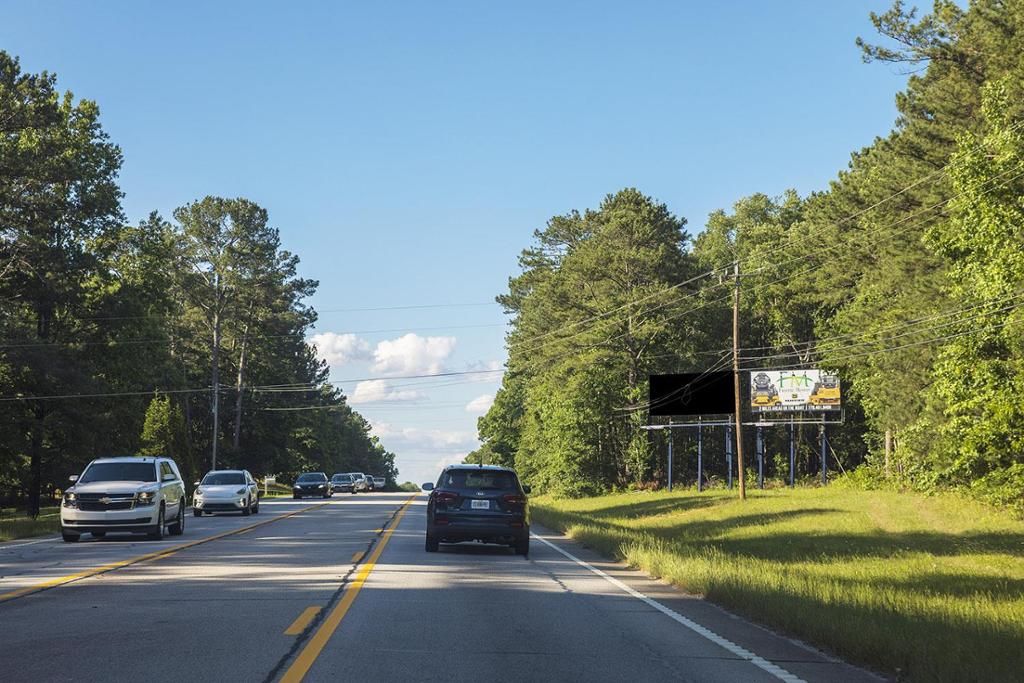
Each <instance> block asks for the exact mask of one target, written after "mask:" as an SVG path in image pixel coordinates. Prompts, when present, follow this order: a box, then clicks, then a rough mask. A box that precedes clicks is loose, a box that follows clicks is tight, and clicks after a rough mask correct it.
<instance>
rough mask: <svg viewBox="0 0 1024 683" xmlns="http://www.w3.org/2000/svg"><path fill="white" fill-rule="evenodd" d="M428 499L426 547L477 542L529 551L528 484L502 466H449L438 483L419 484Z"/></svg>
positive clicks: (429, 548)
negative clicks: (427, 495)
mask: <svg viewBox="0 0 1024 683" xmlns="http://www.w3.org/2000/svg"><path fill="white" fill-rule="evenodd" d="M423 490H424V491H430V499H429V500H428V501H427V540H426V549H427V552H430V553H432V552H436V551H437V549H438V545H439V544H440V543H459V542H461V541H480V542H481V543H500V544H501V545H508V546H511V547H513V548H515V551H516V554H518V555H528V554H529V552H530V507H529V502H528V500H527V498H526V495H527V494H528V493H529V492H530V487H529V486H523V485H521V484H520V483H519V477H518V476H517V475H516V473H515V471H514V470H511V469H509V468H507V467H495V466H484V467H481V466H479V465H452V466H450V467H446V468H445V469H444V471H443V472H441V476H440V477H439V478H438V480H437V485H436V486H435V485H433V484H424V485H423Z"/></svg>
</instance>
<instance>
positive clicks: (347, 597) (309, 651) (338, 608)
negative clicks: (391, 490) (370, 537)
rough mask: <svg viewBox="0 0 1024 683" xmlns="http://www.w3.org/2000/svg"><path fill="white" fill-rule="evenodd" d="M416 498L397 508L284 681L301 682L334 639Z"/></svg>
mask: <svg viewBox="0 0 1024 683" xmlns="http://www.w3.org/2000/svg"><path fill="white" fill-rule="evenodd" d="M415 499H416V496H412V497H411V498H409V500H407V501H406V502H405V504H404V505H402V507H401V508H399V510H398V514H396V515H395V517H394V519H393V520H392V521H391V524H389V525H388V528H387V529H386V530H385V531H384V535H383V536H381V537H380V541H379V542H378V543H377V546H376V547H375V548H374V549H373V552H372V553H370V557H369V558H367V560H366V563H365V564H364V565H363V566H362V567H361V568H360V570H359V573H357V574H356V576H355V578H354V579H352V582H351V583H350V584H348V586H346V588H345V594H344V595H342V596H341V600H339V601H338V604H337V605H335V606H334V609H332V610H331V613H330V614H328V615H327V618H325V619H324V621H323V623H322V624H320V626H319V628H317V630H316V632H315V633H314V634H313V636H312V637H311V638H310V639H309V642H308V643H306V645H305V647H303V648H302V651H301V652H300V653H299V655H298V657H296V658H295V661H294V662H292V665H291V666H290V667H288V670H287V671H285V672H284V675H283V676H282V677H281V683H298V681H301V680H302V679H303V678H304V677H305V676H306V674H307V673H309V669H310V668H311V667H312V666H313V663H314V662H315V661H316V658H317V657H319V656H320V653H321V652H322V651H323V649H324V646H326V645H327V641H328V640H330V639H331V636H332V635H334V632H335V631H336V630H337V629H338V626H339V625H340V624H341V620H342V619H344V618H345V615H346V614H347V613H348V610H349V608H350V607H352V603H353V602H355V600H356V596H357V595H359V591H361V590H362V589H363V584H365V583H366V579H367V577H368V576H370V572H372V571H373V568H374V566H376V564H377V560H378V559H379V558H380V555H381V553H382V552H384V546H386V545H387V544H388V540H389V539H390V538H391V534H392V533H394V531H395V529H397V528H398V523H399V522H401V521H402V517H403V516H404V515H405V512H406V510H408V509H409V506H410V505H412V502H413V501H414V500H415Z"/></svg>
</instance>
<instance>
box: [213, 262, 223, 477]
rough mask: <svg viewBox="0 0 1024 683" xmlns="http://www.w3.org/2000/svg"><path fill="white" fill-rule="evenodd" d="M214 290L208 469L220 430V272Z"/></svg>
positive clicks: (215, 279) (215, 462)
mask: <svg viewBox="0 0 1024 683" xmlns="http://www.w3.org/2000/svg"><path fill="white" fill-rule="evenodd" d="M213 280H214V290H215V292H216V295H217V301H216V308H215V309H214V311H213V353H212V354H211V355H212V356H213V358H212V361H211V368H210V370H211V375H212V377H211V379H212V380H213V397H212V399H211V401H212V408H213V439H212V442H213V445H212V447H211V449H210V469H211V470H216V469H217V434H218V432H219V431H220V423H219V420H218V412H219V411H218V408H219V404H220V367H219V366H220V303H221V302H220V297H221V293H220V272H217V273H216V274H214V276H213Z"/></svg>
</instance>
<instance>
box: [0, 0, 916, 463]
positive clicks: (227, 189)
mask: <svg viewBox="0 0 1024 683" xmlns="http://www.w3.org/2000/svg"><path fill="white" fill-rule="evenodd" d="M2 4H3V5H5V6H4V7H3V9H2V12H0V14H2V16H3V21H2V22H0V49H5V50H7V51H8V52H10V53H12V54H15V55H18V56H20V57H21V59H22V65H23V68H24V69H26V70H28V71H40V70H43V69H47V70H50V71H54V72H56V73H57V74H58V75H59V79H60V85H61V87H63V88H66V89H70V90H72V91H73V92H75V94H76V95H78V96H81V97H88V98H90V99H94V100H96V101H97V102H98V103H99V105H100V108H101V111H102V119H103V124H104V127H105V129H106V130H107V132H108V133H109V134H110V135H111V137H112V138H113V140H114V141H115V142H117V143H118V144H119V145H120V146H121V147H122V149H123V151H124V154H125V164H124V168H123V172H122V175H121V182H122V187H123V189H124V191H125V193H126V197H125V202H124V207H125V211H126V213H127V215H128V217H129V219H130V220H131V221H132V222H135V221H138V220H139V219H141V218H143V217H144V216H145V215H146V214H148V213H149V212H150V211H151V210H154V209H156V210H159V211H161V212H162V213H164V214H165V215H168V214H169V213H170V211H171V210H172V209H173V208H174V207H176V206H179V205H181V204H184V203H186V202H188V201H191V200H193V199H195V198H199V197H202V196H204V195H207V194H215V195H222V196H245V197H248V198H250V199H252V200H254V201H257V202H258V203H260V204H262V205H263V206H265V207H266V208H267V209H268V210H269V211H270V215H271V219H272V221H273V223H274V224H275V225H276V226H277V227H279V228H280V230H281V233H282V238H283V241H284V244H285V246H286V248H288V249H289V250H291V251H294V252H296V253H297V254H299V255H300V257H301V258H302V273H303V275H305V276H307V277H312V278H315V279H318V280H319V281H320V290H319V292H318V294H317V295H316V297H315V298H314V300H313V303H314V305H315V306H316V307H317V308H318V309H319V310H321V311H323V314H322V315H321V320H320V324H319V325H318V327H317V330H316V333H317V334H321V335H325V336H323V337H320V338H319V339H320V340H321V344H322V345H323V346H324V347H325V348H327V347H329V349H330V352H329V353H328V352H325V353H327V355H328V356H329V357H330V359H331V360H332V361H333V362H334V366H333V368H332V377H333V378H334V379H336V380H338V381H339V382H340V383H341V386H342V387H343V388H344V390H345V392H346V393H347V394H348V395H350V396H351V397H353V398H354V399H355V398H357V397H359V398H360V399H361V400H360V401H359V402H358V405H357V407H358V409H359V410H360V411H361V412H363V413H364V414H365V415H366V416H367V417H368V418H370V419H371V420H372V421H373V422H374V424H375V429H376V430H377V432H378V434H379V435H380V437H381V438H382V440H383V442H384V443H385V445H387V446H388V447H389V448H391V449H392V450H394V451H395V452H396V453H397V454H398V464H399V468H400V470H401V478H402V479H411V480H414V481H416V482H421V481H427V480H433V479H434V478H435V476H436V472H437V470H438V467H439V466H440V465H441V464H442V463H444V462H451V461H456V460H458V459H461V457H462V456H463V455H464V454H465V453H466V452H467V451H468V450H469V449H471V448H473V447H474V445H475V438H474V434H475V420H476V414H477V412H476V411H479V410H480V409H482V408H483V406H485V405H486V403H487V397H488V396H491V395H493V393H494V391H495V388H496V387H497V378H498V375H497V374H491V375H486V376H485V375H481V376H479V377H477V378H476V380H477V381H466V379H465V378H457V380H458V381H457V383H456V380H446V381H442V380H429V381H420V382H414V381H405V380H402V381H398V380H392V381H390V382H387V381H386V380H385V381H384V382H381V381H376V382H374V383H371V384H364V385H363V386H362V387H359V385H358V383H357V382H354V381H347V380H356V379H362V378H378V377H380V378H386V377H387V376H388V375H404V374H421V373H419V372H416V371H420V370H422V371H431V372H432V371H436V370H448V371H459V370H465V369H480V368H494V367H497V366H499V365H500V363H501V361H502V360H503V359H504V350H503V344H502V340H503V327H502V323H503V321H504V317H503V316H502V314H501V312H500V309H499V308H498V307H497V306H496V305H493V304H487V303H486V302H490V301H492V300H493V297H494V295H495V294H497V293H499V292H501V291H502V290H503V289H504V287H505V285H506V282H507V278H508V277H509V276H510V275H513V274H515V273H516V271H517V265H516V257H517V255H518V253H519V250H520V249H522V248H523V247H525V246H527V245H528V244H529V243H530V240H531V235H532V231H533V230H534V229H535V228H539V227H542V226H543V224H544V222H545V221H546V220H547V219H548V218H549V217H550V216H552V215H555V214H560V213H565V212H566V211H568V210H570V209H573V208H578V209H583V208H586V207H593V206H595V205H596V204H597V203H598V202H600V200H601V198H602V197H603V196H604V195H605V194H607V193H610V192H614V191H616V190H618V189H621V188H622V187H626V186H635V187H638V188H640V189H641V190H642V191H644V192H645V193H647V194H650V195H652V196H654V197H656V198H657V199H659V200H661V201H664V202H666V203H667V204H668V206H669V207H670V208H671V209H672V210H673V211H674V212H675V213H676V214H677V215H681V216H684V217H686V218H687V219H688V220H689V225H690V228H691V230H692V231H694V232H698V231H699V230H700V229H701V228H702V227H703V225H704V221H705V219H706V217H707V214H708V213H709V212H711V211H713V210H715V209H716V208H722V207H728V206H730V205H731V204H732V203H733V202H734V201H735V200H736V199H738V198H739V197H742V196H744V195H747V194H751V193H753V192H766V193H769V194H779V193H781V192H782V191H783V190H785V189H786V188H788V187H794V188H796V189H797V190H798V191H799V192H800V193H801V194H806V193H808V192H811V191H814V190H817V189H822V188H824V187H825V186H826V185H827V183H828V181H829V180H830V179H831V178H832V177H834V176H835V174H836V172H837V171H838V170H840V169H841V168H843V167H844V166H845V164H846V163H847V160H848V159H849V154H850V152H852V151H854V150H856V149H859V148H860V147H862V146H865V145H868V144H870V143H871V142H872V140H873V139H874V137H875V136H878V135H885V134H886V133H887V132H888V131H889V129H890V128H891V126H892V123H893V120H894V118H895V108H894V105H893V96H894V94H895V93H896V92H897V91H898V90H900V89H901V88H902V87H903V85H904V84H905V76H903V75H901V74H899V73H897V72H896V70H894V69H893V68H892V67H889V66H887V65H877V64H876V65H865V64H863V63H861V60H860V55H859V53H858V50H857V48H856V47H855V45H854V39H855V38H856V37H857V36H858V35H862V36H865V37H873V36H874V34H873V29H872V27H871V24H870V22H869V20H868V12H869V11H871V10H875V11H883V10H884V9H886V4H887V3H885V2H883V1H882V0H877V1H871V2H861V1H859V0H844V2H829V3H821V2H796V1H792V2H783V1H780V2H773V3H755V2H739V1H737V2H727V3H710V2H703V3H684V2H630V3H624V2H619V3H611V2H517V3H500V4H499V3H472V2H459V3H457V2H430V3H424V2H392V3H340V2H338V3H335V2H330V3H329V2H320V3H312V2H308V3H299V2H293V3H269V2H267V3H261V2H254V1H252V0H249V1H246V2H216V3H199V2H177V3H155V2H137V1H134V2H112V1H107V2H102V3H81V2H47V3H25V2H5V3H2ZM437 304H472V305H456V306H444V307H432V308H418V309H408V308H406V309H395V308H391V309H390V310H375V311H353V310H351V309H354V308H383V307H401V306H420V305H431V306H433V305H437ZM479 304H484V305H479ZM377 330H384V331H380V332H378V331H377ZM346 335H348V336H346ZM488 377H489V378H490V380H489V381H481V380H483V379H487V378H488ZM381 399H386V400H384V401H382V400H381ZM471 402H472V403H473V405H472V406H469V404H470V403H471ZM467 406H469V407H468V408H467Z"/></svg>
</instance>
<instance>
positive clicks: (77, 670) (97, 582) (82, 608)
mask: <svg viewBox="0 0 1024 683" xmlns="http://www.w3.org/2000/svg"><path fill="white" fill-rule="evenodd" d="M410 500H411V503H410V504H408V505H406V503H408V502H409V501H410ZM424 503H425V497H424V496H418V497H416V498H415V499H414V500H412V499H411V498H410V497H409V496H408V495H407V494H406V495H400V494H369V495H358V496H335V497H334V498H333V499H331V500H330V501H328V502H326V504H324V503H322V502H320V501H301V502H300V501H291V500H283V501H273V500H268V501H265V502H264V503H263V504H262V511H261V513H260V514H259V515H256V516H254V517H244V518H243V517H239V516H231V517H229V516H219V517H213V518H210V517H204V518H201V519H196V518H193V517H189V518H188V522H189V524H188V526H187V528H186V532H185V535H184V536H182V537H175V538H171V539H167V540H165V541H162V542H149V541H143V540H135V539H133V538H131V537H121V538H118V537H113V536H109V537H107V539H104V540H85V539H83V541H82V542H80V543H78V544H65V543H62V542H61V541H60V540H59V539H44V540H39V541H31V542H24V541H23V542H17V541H16V542H12V543H6V544H0V678H2V679H3V680H4V681H51V680H53V681H63V680H72V679H77V680H87V681H94V680H97V681H98V680H111V681H113V680H128V679H134V680H145V681H147V683H148V682H149V681H165V680H166V681H227V680H236V681H277V680H283V681H296V680H303V679H304V680H307V681H320V680H338V679H343V678H348V677H351V678H358V679H359V680H364V681H374V680H382V681H393V680H414V681H433V680H437V681H442V680H443V681H474V682H476V681H481V680H487V681H510V680H530V681H535V680H539V681H544V680H551V681H566V680H573V681H575V680H586V681H627V680H628V681H648V680H649V681H664V680H693V681H778V680H787V681H794V680H801V679H802V680H807V681H818V680H821V681H874V680H878V679H877V678H876V677H874V676H872V675H871V674H868V673H867V672H864V671H862V670H859V669H856V668H854V667H851V666H848V665H846V664H843V663H841V662H839V661H837V660H834V659H832V658H829V657H827V656H825V655H823V654H821V653H819V652H817V651H815V650H812V649H810V648H808V647H806V646H804V645H801V644H799V643H796V642H794V641H791V640H789V639H787V638H784V637H782V636H779V635H776V634H774V633H771V632H769V631H767V630H764V629H762V628H760V627H758V626H755V625H753V624H750V623H748V622H746V621H744V620H742V619H739V618H737V617H735V616H733V615H731V614H729V613H727V612H725V611H723V610H720V609H718V608H716V607H714V606H712V605H710V604H708V603H706V602H704V601H703V600H700V599H697V598H693V597H690V596H685V595H683V594H681V593H678V592H676V591H675V590H673V589H672V588H671V587H668V586H665V585H664V584H661V583H659V582H656V581H652V580H650V579H649V578H647V577H646V576H644V575H643V574H641V573H639V572H634V571H630V570H628V569H627V568H624V567H622V566H620V565H618V564H616V563H610V562H606V561H603V560H602V559H601V558H600V557H598V556H596V555H594V554H593V553H590V552H589V551H588V550H586V549H585V548H582V547H580V546H579V545H578V544H576V543H573V542H571V541H568V540H566V539H564V538H561V537H560V536H557V535H555V534H552V533H550V532H547V531H545V530H543V529H540V528H537V527H535V528H534V533H535V537H534V539H533V541H532V546H531V553H530V557H529V559H525V558H522V557H518V556H516V555H514V554H512V552H511V550H508V549H504V548H498V547H491V546H482V545H479V544H472V545H459V546H442V547H441V552H438V553H426V552H424V549H423V526H424V510H425V507H424ZM253 525H258V526H255V528H250V527H253ZM246 529H247V530H246ZM231 532H235V533H231ZM186 544H191V545H187V547H181V546H183V545H186ZM97 572H100V573H97Z"/></svg>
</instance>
